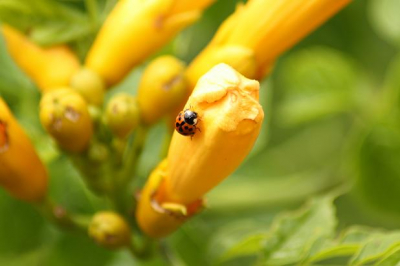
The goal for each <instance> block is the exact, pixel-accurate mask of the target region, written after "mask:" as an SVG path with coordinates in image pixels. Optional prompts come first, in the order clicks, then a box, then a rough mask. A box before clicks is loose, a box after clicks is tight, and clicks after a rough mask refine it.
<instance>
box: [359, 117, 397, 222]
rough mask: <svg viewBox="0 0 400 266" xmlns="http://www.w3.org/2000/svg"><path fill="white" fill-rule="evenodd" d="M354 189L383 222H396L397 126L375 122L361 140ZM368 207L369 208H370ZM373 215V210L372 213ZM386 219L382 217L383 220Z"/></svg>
mask: <svg viewBox="0 0 400 266" xmlns="http://www.w3.org/2000/svg"><path fill="white" fill-rule="evenodd" d="M361 144H362V145H361V147H360V151H359V152H360V153H359V156H360V157H359V177H358V179H357V183H356V187H355V189H354V190H355V191H356V192H358V195H359V197H360V198H361V199H363V201H364V202H365V203H367V204H369V205H370V207H369V209H370V210H373V211H375V212H378V213H379V214H380V215H376V216H378V217H380V216H382V214H385V215H390V220H388V219H387V218H388V217H387V216H386V217H382V218H383V219H382V221H383V222H384V221H385V220H386V222H391V223H395V222H397V225H398V224H399V222H400V211H399V206H398V202H399V200H400V194H399V191H400V164H399V161H400V125H393V124H390V123H385V124H383V123H382V124H379V125H376V126H375V127H373V128H372V129H371V131H370V132H369V134H367V135H366V137H365V140H364V141H363V142H362V143H361ZM371 207H372V208H371ZM375 214H377V213H375ZM385 218H386V219H385Z"/></svg>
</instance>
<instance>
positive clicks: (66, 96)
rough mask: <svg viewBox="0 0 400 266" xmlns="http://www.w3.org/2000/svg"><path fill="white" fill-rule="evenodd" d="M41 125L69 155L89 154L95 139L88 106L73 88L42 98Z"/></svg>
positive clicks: (53, 92) (47, 94)
mask: <svg viewBox="0 0 400 266" xmlns="http://www.w3.org/2000/svg"><path fill="white" fill-rule="evenodd" d="M40 121H41V123H42V125H43V127H44V128H45V129H46V130H47V132H49V134H50V135H51V136H52V137H53V138H54V139H55V140H56V142H57V143H58V144H59V145H60V147H62V148H63V149H65V150H67V151H70V152H83V151H84V150H86V148H87V147H88V145H89V142H90V139H91V137H92V135H93V126H92V121H91V118H90V115H89V112H88V108H87V104H86V102H85V100H84V99H83V97H82V96H81V95H80V94H79V93H77V92H76V91H74V90H72V89H70V88H60V89H55V90H52V91H50V92H48V93H46V94H45V95H44V96H43V97H42V99H41V101H40Z"/></svg>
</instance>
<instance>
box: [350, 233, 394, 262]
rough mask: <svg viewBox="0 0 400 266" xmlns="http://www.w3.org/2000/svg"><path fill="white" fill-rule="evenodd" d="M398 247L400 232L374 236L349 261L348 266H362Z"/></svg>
mask: <svg viewBox="0 0 400 266" xmlns="http://www.w3.org/2000/svg"><path fill="white" fill-rule="evenodd" d="M399 247H400V232H392V233H387V234H374V235H373V237H371V238H370V240H369V241H367V243H366V244H364V245H363V246H362V248H361V249H360V251H359V252H358V253H357V254H356V255H355V256H354V258H353V259H352V260H351V262H350V265H352V266H353V265H354V266H355V265H363V264H366V263H368V262H371V261H374V260H377V259H379V258H381V257H384V256H387V255H388V254H390V253H391V252H392V251H393V249H398V248H399Z"/></svg>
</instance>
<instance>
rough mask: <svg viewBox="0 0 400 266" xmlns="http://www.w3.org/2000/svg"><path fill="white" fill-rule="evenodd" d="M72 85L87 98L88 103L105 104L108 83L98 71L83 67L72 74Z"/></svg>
mask: <svg viewBox="0 0 400 266" xmlns="http://www.w3.org/2000/svg"><path fill="white" fill-rule="evenodd" d="M70 85H71V88H72V89H74V90H76V91H77V92H79V93H80V94H81V95H82V96H83V98H85V100H86V102H87V103H89V104H93V105H97V106H100V105H102V104H103V100H104V93H105V90H106V85H105V83H104V81H103V80H102V78H101V77H100V76H99V75H98V74H97V73H96V72H94V71H92V70H90V69H87V68H81V69H80V70H79V71H78V72H77V73H75V74H74V75H73V76H72V78H71V83H70Z"/></svg>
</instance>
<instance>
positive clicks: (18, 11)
mask: <svg viewBox="0 0 400 266" xmlns="http://www.w3.org/2000/svg"><path fill="white" fill-rule="evenodd" d="M0 18H1V19H0V20H1V22H3V23H7V24H10V25H12V26H14V27H16V28H18V29H20V30H22V31H25V32H29V34H30V36H31V38H32V39H33V40H34V41H35V42H38V43H39V44H41V45H53V44H61V43H66V42H73V41H78V40H80V39H82V38H87V36H91V35H93V36H94V34H95V33H96V32H97V30H98V25H99V23H100V21H91V18H90V17H89V15H88V14H86V13H84V12H82V11H81V10H80V9H78V8H75V7H73V6H72V5H68V4H66V3H62V2H60V1H52V0H41V1H24V0H3V1H1V2H0Z"/></svg>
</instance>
